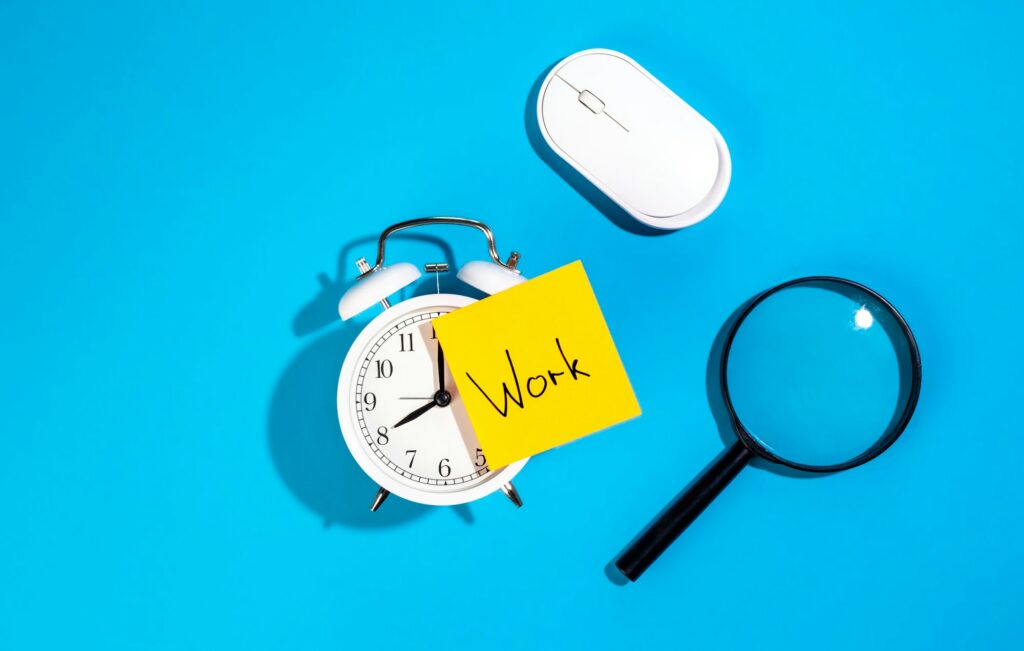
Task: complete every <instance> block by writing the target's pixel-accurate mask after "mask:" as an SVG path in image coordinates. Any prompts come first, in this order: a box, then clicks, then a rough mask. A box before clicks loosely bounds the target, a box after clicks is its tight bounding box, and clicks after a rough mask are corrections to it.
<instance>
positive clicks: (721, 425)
mask: <svg viewBox="0 0 1024 651" xmlns="http://www.w3.org/2000/svg"><path fill="white" fill-rule="evenodd" d="M759 295H760V294H758V295H755V296H752V297H750V298H749V299H747V300H746V301H744V302H743V303H742V304H741V305H740V306H739V307H738V308H736V310H734V311H733V313H732V314H730V315H729V318H727V319H726V320H725V323H723V324H722V327H721V328H720V329H719V330H718V333H717V334H716V335H715V339H714V341H713V342H712V344H711V350H710V352H709V353H708V361H707V366H706V369H705V373H704V386H705V389H706V391H707V398H708V407H709V408H710V409H711V414H712V416H713V417H714V419H715V426H716V427H717V429H718V436H719V438H721V439H722V443H723V445H724V447H723V448H722V451H721V452H720V453H719V454H718V455H717V456H716V457H715V458H714V459H712V460H711V461H710V462H708V463H707V465H705V466H704V467H703V468H702V469H701V471H700V472H698V473H696V474H695V475H694V478H693V480H691V481H690V483H688V484H687V485H686V486H684V487H683V489H682V490H680V491H679V492H678V493H677V494H675V495H673V496H672V499H670V500H668V502H667V503H666V504H665V506H664V508H662V510H661V511H659V512H658V513H657V514H656V515H655V516H654V517H653V518H651V522H656V521H657V520H658V519H659V518H660V517H661V516H662V515H663V514H664V513H665V510H666V509H668V508H669V506H671V505H672V504H673V503H674V502H675V501H676V500H677V499H678V498H679V497H680V496H682V495H683V494H685V493H686V492H687V491H689V490H690V488H691V487H692V486H693V484H694V483H695V482H697V481H698V480H699V479H700V478H701V477H703V476H704V474H705V472H706V471H707V470H708V469H710V468H711V467H712V466H714V465H715V464H716V463H717V462H718V460H719V459H720V458H721V457H723V456H724V455H725V454H726V453H727V452H728V450H729V448H731V447H732V445H733V444H734V443H735V442H736V440H737V437H736V432H735V430H734V429H733V424H732V416H730V415H729V409H728V407H726V406H725V399H724V397H723V395H722V355H723V353H724V351H725V342H726V340H727V339H728V336H729V332H730V331H731V330H732V329H733V327H734V326H735V324H736V322H737V321H738V320H739V318H740V316H741V315H742V314H743V313H744V312H745V311H746V309H747V307H749V306H750V304H751V303H753V302H754V300H755V299H756V298H757V296H759ZM750 465H751V466H753V467H755V468H761V469H763V470H767V471H769V472H774V473H776V474H778V475H782V476H785V477H797V478H799V479H814V478H817V477H824V476H825V475H824V474H822V473H811V472H803V471H800V470H796V469H794V468H787V467H786V466H782V465H779V464H775V463H771V462H769V461H767V460H765V459H762V458H760V457H757V456H755V457H754V459H753V460H751V461H750ZM644 531H646V527H645V528H643V529H641V530H640V532H639V533H637V535H636V536H634V537H633V539H632V540H630V541H629V542H628V543H626V545H624V546H623V547H622V549H620V550H619V551H618V552H616V553H615V555H614V556H612V558H611V560H610V561H608V564H607V565H605V568H604V574H605V576H606V577H607V578H608V580H609V581H611V582H612V583H613V584H615V585H627V584H629V583H630V581H629V579H627V578H626V577H625V576H623V574H622V572H620V571H619V568H618V567H616V566H615V559H617V558H619V556H621V555H622V553H623V552H624V551H625V550H627V549H629V548H630V547H631V546H632V545H633V543H634V542H636V540H637V539H638V538H639V537H640V536H642V535H643V533H644Z"/></svg>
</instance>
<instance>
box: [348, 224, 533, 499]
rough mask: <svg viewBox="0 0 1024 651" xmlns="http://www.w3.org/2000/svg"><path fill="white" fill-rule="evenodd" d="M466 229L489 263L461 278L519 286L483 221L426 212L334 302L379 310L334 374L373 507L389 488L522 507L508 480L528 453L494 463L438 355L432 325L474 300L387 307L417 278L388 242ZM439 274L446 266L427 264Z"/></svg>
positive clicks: (474, 265) (511, 263)
mask: <svg viewBox="0 0 1024 651" xmlns="http://www.w3.org/2000/svg"><path fill="white" fill-rule="evenodd" d="M436 224H452V225H458V226H470V227H472V228H476V229H478V230H480V231H481V232H482V233H483V234H484V235H485V236H486V237H487V243H488V247H489V252H490V257H491V261H490V262H485V261H473V262H469V263H467V264H466V265H464V266H463V267H462V268H461V269H460V270H459V272H458V278H459V279H460V280H462V281H463V282H465V283H466V284H468V285H470V286H472V287H475V288H476V289H479V290H480V291H482V292H484V293H486V294H495V293H497V292H500V291H502V290H503V289H507V288H509V287H512V286H513V285H518V284H519V283H522V282H524V281H525V280H526V279H525V278H524V277H523V276H522V275H521V274H520V273H519V271H518V270H517V269H516V264H517V262H518V260H519V254H518V253H515V252H513V253H512V254H511V255H510V256H509V258H508V260H507V261H505V262H502V261H501V258H500V257H498V252H497V249H496V247H495V244H494V235H493V234H492V232H491V229H489V228H488V227H487V226H486V225H484V224H483V223H481V222H478V221H475V220H472V219H463V218H460V217H425V218H422V219H413V220H410V221H406V222H401V223H399V224H395V225H394V226H391V227H389V228H387V229H386V230H385V231H384V232H383V233H381V236H380V239H379V240H378V242H377V262H376V264H374V266H373V267H370V266H369V265H368V264H367V262H366V260H365V259H364V258H360V259H359V260H358V261H357V262H356V264H357V265H358V266H359V270H360V272H361V275H360V276H359V278H358V280H357V282H356V284H355V285H354V286H353V287H351V288H350V289H349V290H348V291H347V292H345V295H344V296H342V297H341V301H339V303H338V313H339V314H340V315H341V318H342V320H347V319H350V318H352V317H354V316H355V315H357V314H360V313H362V312H364V311H365V310H367V309H370V308H371V307H373V306H374V305H376V304H380V305H381V306H383V308H384V311H383V312H382V313H381V314H379V315H377V316H376V317H375V318H374V319H373V320H372V321H370V323H369V324H367V326H366V327H365V328H363V330H362V332H360V333H359V336H358V337H356V340H355V342H354V343H353V344H352V347H351V348H350V349H349V351H348V354H347V355H346V356H345V361H344V363H343V364H342V367H341V376H340V377H339V378H338V421H339V422H340V424H341V432H342V434H343V435H344V437H345V444H346V445H348V449H349V451H350V452H351V453H352V456H353V457H354V458H355V460H356V462H357V463H358V464H359V467H360V468H362V469H363V471H364V472H365V473H366V474H367V475H369V476H370V478H371V479H373V481H374V482H376V483H377V484H378V485H379V486H380V490H379V491H378V492H377V495H376V497H375V498H374V499H373V502H372V504H371V506H370V510H371V511H376V510H377V509H378V508H379V507H380V505H381V503H382V502H383V501H384V500H385V499H386V498H387V497H388V495H390V494H392V493H394V494H395V495H398V496H399V497H402V498H405V499H407V500H411V501H413V502H419V503H421V504H431V505H451V504H463V503H466V502H471V501H473V500H476V499H480V498H481V497H484V496H486V495H489V494H490V493H492V492H494V491H496V490H498V489H501V490H502V491H503V492H504V493H505V495H507V496H508V497H509V499H511V500H512V502H513V503H514V504H515V505H516V506H517V507H518V506H522V501H521V500H520V498H519V495H518V493H517V491H516V489H515V487H514V486H513V485H512V478H513V477H515V475H516V473H518V472H519V471H520V470H521V469H522V467H523V465H525V463H526V461H527V460H526V459H524V460H522V461H517V462H516V463H513V464H510V465H508V466H506V467H504V468H491V467H490V465H488V463H487V455H486V451H485V450H483V449H482V448H481V447H480V444H479V443H478V442H477V438H476V434H475V433H474V432H473V427H472V425H471V424H470V422H469V417H468V415H467V414H466V409H465V405H464V404H463V402H462V397H461V396H460V395H459V391H458V388H457V387H456V386H455V382H454V381H453V379H452V376H451V372H450V371H449V370H448V366H447V364H445V360H444V350H443V349H442V348H441V345H440V344H439V343H438V341H437V338H436V336H435V334H434V328H433V325H432V321H433V320H434V319H436V318H437V317H439V316H441V315H444V314H447V313H449V312H451V311H452V310H457V309H459V308H460V307H464V306H466V305H469V304H471V303H473V302H475V299H473V298H470V297H468V296H461V295H458V294H442V293H440V292H439V293H436V294H428V295H424V296H416V297H414V298H410V299H408V300H405V301H402V302H400V303H397V304H395V305H391V304H390V302H389V301H388V297H389V296H391V295H392V294H394V293H396V292H398V291H400V290H401V289H403V288H404V287H407V286H409V285H410V284H412V283H414V282H416V280H417V279H419V278H420V276H421V273H420V270H419V269H418V268H417V267H416V266H414V265H412V264H410V263H408V262H400V263H397V264H393V265H391V266H384V247H385V244H386V242H387V238H388V237H389V236H391V235H393V234H394V233H397V232H398V231H402V230H405V229H408V228H414V227H417V226H430V225H436ZM425 270H426V271H429V272H435V273H441V272H445V271H447V270H448V265H447V264H428V265H426V266H425Z"/></svg>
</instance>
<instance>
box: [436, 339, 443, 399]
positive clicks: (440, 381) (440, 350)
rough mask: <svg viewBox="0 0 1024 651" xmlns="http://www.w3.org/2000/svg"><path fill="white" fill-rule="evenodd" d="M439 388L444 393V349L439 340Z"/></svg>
mask: <svg viewBox="0 0 1024 651" xmlns="http://www.w3.org/2000/svg"><path fill="white" fill-rule="evenodd" d="M437 390H438V391H440V392H442V393H444V350H443V349H442V348H441V342H440V341H439V342H437Z"/></svg>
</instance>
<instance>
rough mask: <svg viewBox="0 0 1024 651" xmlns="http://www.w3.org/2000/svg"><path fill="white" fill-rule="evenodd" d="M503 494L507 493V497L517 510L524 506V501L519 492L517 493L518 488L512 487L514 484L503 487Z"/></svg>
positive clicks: (510, 483)
mask: <svg viewBox="0 0 1024 651" xmlns="http://www.w3.org/2000/svg"><path fill="white" fill-rule="evenodd" d="M501 492H502V493H505V497H507V498H509V499H510V500H512V503H513V504H515V505H516V508H517V509H518V508H519V507H520V506H522V505H523V500H522V499H520V497H519V491H517V490H516V487H515V486H513V485H512V482H509V483H507V484H505V485H504V486H502V487H501Z"/></svg>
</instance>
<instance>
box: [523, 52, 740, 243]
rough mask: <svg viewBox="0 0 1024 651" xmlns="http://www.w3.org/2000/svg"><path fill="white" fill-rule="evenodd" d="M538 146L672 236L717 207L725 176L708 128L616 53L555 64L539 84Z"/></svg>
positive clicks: (725, 158)
mask: <svg viewBox="0 0 1024 651" xmlns="http://www.w3.org/2000/svg"><path fill="white" fill-rule="evenodd" d="M537 122H538V125H539V127H540V132H541V134H543V136H544V140H545V141H546V142H547V144H548V146H550V147H551V149H553V150H554V151H555V153H557V154H558V155H559V156H560V157H562V158H563V159H565V161H566V162H568V163H569V164H570V165H572V166H573V167H574V168H575V169H576V170H577V171H579V172H580V174H582V175H583V176H584V177H586V178H587V180H589V181H590V182H591V183H593V184H594V185H595V186H596V187H597V188H598V189H600V190H601V191H602V192H603V193H604V194H606V195H608V197H610V198H611V199H612V200H613V201H615V203H617V204H618V205H619V206H621V207H622V208H623V210H625V211H626V212H627V213H629V214H630V215H631V216H633V217H634V218H635V219H637V220H638V221H640V222H642V223H644V224H646V225H648V226H651V227H653V228H657V229H664V230H675V229H679V228H683V227H685V226H690V225H692V224H695V223H697V222H699V221H701V220H702V219H704V218H705V217H707V216H708V215H710V214H711V213H712V212H713V211H714V210H715V209H716V208H717V207H718V205H719V204H720V203H721V202H722V199H723V198H724V197H725V192H726V190H728V188H729V180H730V178H731V176H732V162H731V159H730V157H729V148H728V147H727V146H726V144H725V140H724V139H723V138H722V135H721V134H720V133H719V132H718V129H716V128H715V127H714V125H712V124H711V123H710V122H708V121H707V120H706V119H705V118H704V117H703V116H702V115H701V114H700V113H698V112H697V111H695V110H694V109H693V108H692V107H691V106H690V105H689V104H687V103H686V102H684V101H683V100H682V99H680V98H679V96H678V95H676V94H675V93H673V92H672V91H671V90H669V89H668V87H666V86H665V85H664V84H663V83H661V82H660V81H658V80H657V79H656V78H655V77H654V76H653V75H651V73H649V72H647V71H646V70H645V69H644V68H643V67H641V66H640V64H638V63H637V62H636V61H634V60H633V59H631V58H629V57H628V56H626V55H625V54H622V53H621V52H615V51H613V50H604V49H592V50H584V51H582V52H577V53H576V54H573V55H571V56H569V57H567V58H565V59H563V60H562V61H560V62H559V63H557V64H556V65H555V66H554V67H553V68H552V69H551V72H550V73H549V74H548V76H547V78H546V79H545V80H544V82H543V84H542V85H541V87H540V91H539V93H538V96H537Z"/></svg>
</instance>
